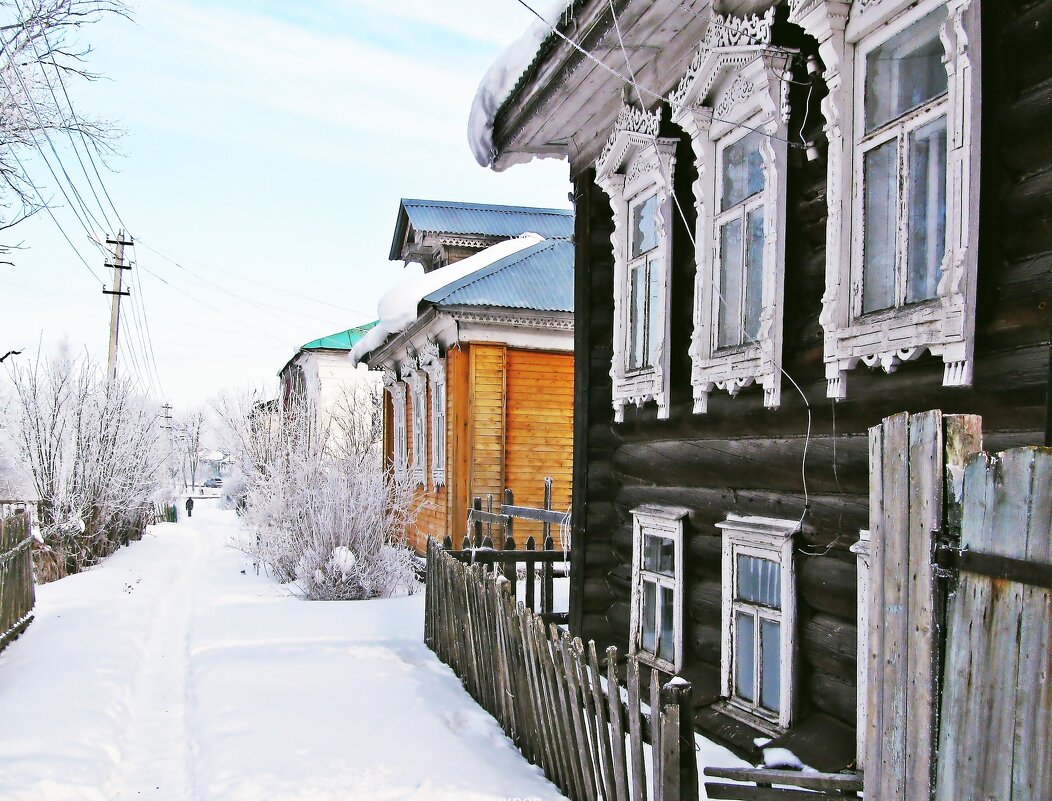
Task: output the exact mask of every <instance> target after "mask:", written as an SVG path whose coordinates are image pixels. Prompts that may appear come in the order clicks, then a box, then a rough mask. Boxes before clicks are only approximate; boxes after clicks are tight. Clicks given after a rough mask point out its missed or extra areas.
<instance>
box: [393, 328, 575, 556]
mask: <svg viewBox="0 0 1052 801" xmlns="http://www.w3.org/2000/svg"><path fill="white" fill-rule="evenodd" d="M446 359H447V361H446V432H445V436H446V484H445V486H440V487H438V488H437V489H436V488H435V487H434V486H433V484H432V480H431V467H432V459H433V458H434V455H433V453H431V449H432V445H431V432H430V431H429V432H428V437H427V443H428V454H427V457H428V458H427V469H426V471H425V480H426V484H425V485H424V486H423V487H418V488H417V490H416V493H415V495H414V500H413V503H414V504H415V507H414V508H415V510H416V513H417V517H416V521H415V523H414V525H413V526H412V527H411V528H410V531H409V543H410V545H411V546H412V547H413V548H414V550H416V551H417V553H421V554H422V553H424V552H425V550H426V547H427V538H428V537H429V536H431V537H435V538H436V539H437V540H439V541H441V540H442V539H443V538H444V537H446V536H449V537H450V538H451V539H452V540H453V542H454V543H456V544H457V546H459V544H460V542H461V540H462V539H463V537H464V533H465V531H466V529H465V524H466V520H467V512H468V509H469V508H470V506H471V499H472V498H474V497H481V498H483V503H484V504H485V502H486V500H485V499H486V498H487V496H488V495H490V494H492V495H493V499H494V500H493V502H494V510H495V511H496V510H497V506H498V505H499V504H500V502H501V499H502V497H503V492H504V489H505V488H510V489H511V490H512V491H513V492H514V494H515V502H516V504H517V505H520V506H536V507H541V506H542V505H543V501H544V479H545V478H546V477H548V476H551V478H552V479H553V491H552V507H553V508H554V509H557V510H565V509H568V508H569V506H570V497H571V492H572V470H573V355H572V354H569V353H555V352H548V351H534V350H523V349H516V348H508V347H507V346H505V345H501V344H479V343H464V344H462V345H460V346H459V347H455V348H452V349H450V351H449V352H448V354H447V355H446ZM431 391H432V390H431V385H430V382H429V383H428V389H427V392H428V399H427V402H428V424H429V425H430V421H431V414H430V403H431ZM407 394H408V393H407ZM411 410H412V403H411V401H410V400H409V399H408V397H407V399H406V429H407V441H408V443H409V449H410V452H409V463H410V464H412V461H413V453H412V446H413V436H412V426H413V420H412V411H411ZM391 414H392V412H391V401H390V395H389V394H387V393H385V402H384V415H385V417H384V419H385V431H384V453H385V459H386V461H387V464H388V465H390V464H391V460H392V445H391V434H390V421H391V419H392V418H391ZM531 535H532V536H534V537H535V538H536V539H537V547H538V548H539V547H541V545H542V543H541V541H540V537H541V525H540V524H539V523H534V522H531V521H522V522H521V523H519V524H517V526H516V529H515V536H516V538H517V540H518V541H519V542H520V543H524V542H525V541H526V538H527V537H529V536H531ZM552 537H553V539H554V540H555V542H556V545H557V547H558V545H559V544H560V539H559V531H558V529H553V531H552Z"/></svg>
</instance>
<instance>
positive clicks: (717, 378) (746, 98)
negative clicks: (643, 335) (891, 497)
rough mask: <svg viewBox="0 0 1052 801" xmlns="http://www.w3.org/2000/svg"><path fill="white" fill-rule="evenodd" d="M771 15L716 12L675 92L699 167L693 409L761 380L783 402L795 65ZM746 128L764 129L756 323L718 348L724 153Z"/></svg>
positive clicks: (677, 113)
mask: <svg viewBox="0 0 1052 801" xmlns="http://www.w3.org/2000/svg"><path fill="white" fill-rule="evenodd" d="M773 23H774V8H773V7H772V8H771V9H769V10H768V12H767V13H766V14H765V15H763V16H762V17H761V16H758V15H752V16H747V17H734V16H731V15H726V16H722V15H719V14H716V15H714V16H713V20H712V22H711V23H710V24H709V28H708V32H707V34H706V37H705V40H704V41H703V42H702V44H701V46H700V48H699V50H698V53H697V54H696V55H695V57H694V61H693V62H692V64H691V68H690V70H689V71H688V72H687V74H686V75H685V76H684V78H683V80H682V81H681V82H680V85H679V88H678V89H677V90H676V92H675V93H674V94H673V96H672V102H673V113H672V121H673V122H675V123H678V124H679V125H680V126H681V127H682V128H683V129H684V130H685V131H686V132H687V134H688V135H689V136H690V140H691V146H692V147H693V149H694V156H695V161H696V164H697V171H698V179H697V182H696V183H695V184H694V204H695V209H696V210H697V228H696V233H695V237H694V239H695V254H694V256H695V262H696V266H697V272H696V277H695V285H694V332H693V336H692V337H691V346H690V358H691V363H692V369H691V385H692V387H693V393H694V412H695V414H703V413H704V412H706V411H707V409H708V397H709V393H711V392H713V391H714V390H717V389H718V390H726V391H727V392H728V393H729V394H730V395H732V396H734V395H737V394H738V392H739V391H740V390H741V389H742V388H744V387H747V386H749V385H751V384H753V383H757V384H760V385H761V386H762V387H763V390H764V406H767V407H769V408H776V407H777V406H778V405H779V404H780V402H781V378H782V375H781V374H782V368H781V364H782V316H783V308H784V305H785V304H784V291H783V288H784V283H785V209H786V205H787V201H786V189H785V186H786V157H787V144H786V140H787V138H788V129H787V123H788V113H789V106H788V89H789V83H788V82H786V81H783V80H780V78H781V77H782V76H783V75H785V73H786V71H787V70H788V68H789V61H790V57H791V54H790V52H789V51H786V50H784V49H779V48H775V47H772V46H771V45H770V41H771V28H772V25H773ZM746 126H747V127H746ZM750 128H751V129H756V130H760V131H762V132H763V133H765V134H767V136H765V137H764V138H763V142H762V144H761V148H760V153H761V156H762V158H763V171H764V190H763V193H762V195H761V198H760V203H761V205H762V206H763V208H764V245H763V264H762V276H763V278H762V289H761V311H760V326H759V332H758V336H757V337H756V340H755V341H754V342H749V343H746V344H744V345H741V346H738V347H733V348H720V347H718V343H717V341H716V337H717V327H718V321H719V307H720V304H721V303H722V298H721V296H720V292H719V287H720V269H719V255H718V251H719V228H718V224H717V223H718V220H717V218H718V216H719V214H718V213H717V211H716V209H717V206H718V202H719V194H720V191H721V175H720V171H719V167H720V154H721V151H722V149H723V148H725V147H726V146H727V145H728V144H730V143H732V142H733V141H735V140H736V139H738V138H740V137H741V136H744V135H747V134H749V133H750V130H749V129H750Z"/></svg>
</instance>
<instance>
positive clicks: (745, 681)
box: [734, 612, 756, 701]
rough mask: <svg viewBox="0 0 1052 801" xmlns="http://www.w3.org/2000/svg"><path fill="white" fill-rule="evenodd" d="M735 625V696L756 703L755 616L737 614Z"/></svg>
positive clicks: (743, 613)
mask: <svg viewBox="0 0 1052 801" xmlns="http://www.w3.org/2000/svg"><path fill="white" fill-rule="evenodd" d="M734 625H735V643H734V644H735V649H734V694H735V695H737V696H738V697H739V698H744V699H745V700H746V701H755V700H756V695H755V693H754V691H753V668H754V667H755V664H756V643H755V639H756V636H755V632H754V631H753V625H754V622H753V616H752V615H750V614H748V613H746V612H736V613H735V615H734Z"/></svg>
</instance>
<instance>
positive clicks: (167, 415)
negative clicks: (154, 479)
mask: <svg viewBox="0 0 1052 801" xmlns="http://www.w3.org/2000/svg"><path fill="white" fill-rule="evenodd" d="M161 408H162V409H164V414H163V415H161V417H162V418H163V419H164V425H163V426H161V428H162V429H164V430H165V431H167V432H168V478H169V479H170V480H171V482H172V486H173V487H174V486H175V476H176V470H175V426H173V425H172V404H170V403H166V404H164V405H163V406H162V407H161Z"/></svg>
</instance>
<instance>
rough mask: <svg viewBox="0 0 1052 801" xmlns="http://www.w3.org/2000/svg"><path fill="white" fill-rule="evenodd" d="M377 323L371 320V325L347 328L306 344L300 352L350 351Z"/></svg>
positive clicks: (377, 321)
mask: <svg viewBox="0 0 1052 801" xmlns="http://www.w3.org/2000/svg"><path fill="white" fill-rule="evenodd" d="M379 322H380V321H379V320H373V321H372V322H371V323H366V324H365V325H360V326H358V327H357V328H348V329H347V330H346V331H339V332H337V333H335V334H329V335H328V336H327V337H321V338H320V339H315V340H313V341H311V342H308V343H307V344H306V345H303V346H302V347H301V348H300V350H350V349H351V348H353V347H354V346H355V345H356V344H358V340H359V339H361V338H362V337H364V336H365V332H366V331H368V330H369V329H370V328H372V327H374V326H375V325H376V324H377V323H379Z"/></svg>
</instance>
